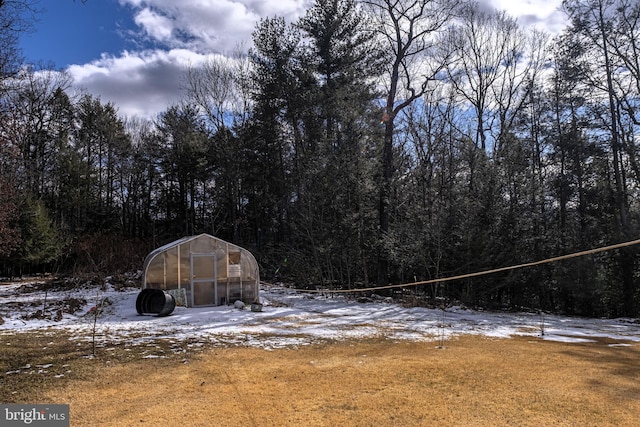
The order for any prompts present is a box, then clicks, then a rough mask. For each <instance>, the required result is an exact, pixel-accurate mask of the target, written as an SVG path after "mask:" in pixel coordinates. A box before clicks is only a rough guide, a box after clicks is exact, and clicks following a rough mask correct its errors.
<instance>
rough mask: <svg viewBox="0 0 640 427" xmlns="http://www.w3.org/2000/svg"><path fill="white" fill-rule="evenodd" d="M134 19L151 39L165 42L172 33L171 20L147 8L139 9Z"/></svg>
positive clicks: (169, 38)
mask: <svg viewBox="0 0 640 427" xmlns="http://www.w3.org/2000/svg"><path fill="white" fill-rule="evenodd" d="M134 21H135V23H136V24H138V25H139V26H140V27H142V28H143V30H144V31H145V33H146V34H148V35H149V36H150V37H151V38H152V39H155V40H158V41H162V42H167V41H169V40H171V35H172V34H173V23H172V21H171V20H170V19H169V18H167V17H165V16H162V15H160V14H158V13H156V12H154V11H153V10H151V9H149V8H144V9H141V10H140V11H139V12H138V13H136V15H135V17H134Z"/></svg>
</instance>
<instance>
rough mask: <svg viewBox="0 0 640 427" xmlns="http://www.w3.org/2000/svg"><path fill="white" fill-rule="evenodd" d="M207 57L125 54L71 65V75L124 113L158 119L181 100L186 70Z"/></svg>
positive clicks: (182, 53)
mask: <svg viewBox="0 0 640 427" xmlns="http://www.w3.org/2000/svg"><path fill="white" fill-rule="evenodd" d="M205 58H206V56H205V55H201V54H197V53H194V52H191V51H188V50H184V49H173V50H170V51H163V50H154V51H144V52H123V53H122V54H121V55H120V56H118V57H113V56H107V55H103V57H102V58H101V59H99V60H97V61H93V62H92V63H90V64H85V65H72V66H70V67H69V68H68V72H69V73H70V74H71V76H72V77H73V78H74V81H75V86H77V87H79V88H82V89H85V90H86V91H87V92H89V93H91V94H92V95H95V96H99V97H100V99H101V100H102V101H103V102H107V101H111V102H113V103H114V104H115V106H116V107H118V110H119V112H120V113H121V114H123V115H129V116H140V117H155V116H156V115H157V114H158V113H160V112H162V111H164V110H165V109H166V108H167V107H168V106H169V105H171V104H174V103H176V102H178V100H179V99H180V98H181V96H182V94H183V92H182V87H183V84H182V82H183V76H184V70H185V68H186V67H187V66H188V65H189V64H193V65H197V64H198V63H200V62H202V61H204V59H205Z"/></svg>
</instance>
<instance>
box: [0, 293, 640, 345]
mask: <svg viewBox="0 0 640 427" xmlns="http://www.w3.org/2000/svg"><path fill="white" fill-rule="evenodd" d="M138 293H139V290H138V289H136V288H122V289H120V290H115V289H114V288H113V287H112V286H111V285H109V284H107V286H106V290H104V291H103V290H99V289H98V288H97V287H93V288H91V287H86V288H81V289H67V290H59V291H49V292H47V293H46V294H45V291H44V290H43V289H42V288H41V287H36V286H33V285H31V284H29V283H16V284H9V285H0V318H1V319H2V320H0V323H2V324H0V334H6V333H13V332H15V331H39V332H54V331H58V330H63V331H66V332H68V333H70V334H71V336H72V337H73V338H74V339H78V340H82V341H85V340H89V339H91V334H92V328H93V325H94V320H95V322H96V323H95V325H96V332H97V336H98V338H97V339H98V340H99V341H101V344H102V345H103V346H108V345H109V344H114V345H115V344H117V343H127V344H132V345H135V344H149V343H153V342H154V341H155V340H158V339H166V340H171V341H175V342H185V341H187V342H189V343H191V344H190V345H205V344H219V345H237V344H240V345H248V346H256V347H262V348H279V347H295V346H300V345H307V344H311V343H314V342H319V341H330V340H346V339H350V338H371V337H385V338H387V339H390V340H415V341H433V342H438V341H440V340H444V339H450V338H451V337H454V336H459V335H463V334H475V335H483V336H488V337H510V336H515V335H523V336H531V337H540V338H542V339H545V340H555V341H565V342H589V341H594V340H595V339H597V338H609V339H611V340H612V343H611V344H610V345H612V346H615V345H639V344H638V343H640V320H638V319H583V318H576V317H564V316H550V315H545V316H544V317H543V316H541V315H540V314H534V313H516V314H514V313H496V312H478V311H471V310H467V309H463V308H461V307H449V308H447V309H446V310H445V311H443V310H439V309H428V308H421V307H412V308H407V307H403V306H402V305H399V304H397V303H394V302H392V301H390V300H386V299H382V298H381V299H379V300H375V301H373V302H366V303H360V302H357V301H354V300H352V299H348V298H345V297H342V296H336V297H333V298H328V297H325V296H321V295H317V294H303V293H299V292H296V291H294V290H291V289H288V288H284V287H279V286H263V287H262V288H261V291H260V298H261V302H262V303H263V304H264V308H263V311H262V312H252V311H251V310H249V308H248V307H247V308H244V309H237V308H234V306H221V307H206V308H186V307H176V309H175V310H174V312H173V314H171V315H170V316H167V317H155V316H139V315H138V314H137V312H136V307H135V303H136V298H137V296H138ZM45 297H46V300H47V307H49V308H48V310H46V311H45V312H44V315H42V313H41V312H38V310H42V308H43V306H44V301H45ZM104 298H107V300H108V301H107V304H106V305H105V308H104V311H103V312H102V313H101V314H100V315H99V316H97V317H96V316H94V315H93V312H92V311H91V309H92V308H93V307H95V305H96V304H97V303H98V302H99V301H101V300H103V299H104ZM542 330H544V335H542V333H541V332H542Z"/></svg>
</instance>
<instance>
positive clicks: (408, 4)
mask: <svg viewBox="0 0 640 427" xmlns="http://www.w3.org/2000/svg"><path fill="white" fill-rule="evenodd" d="M365 4H366V5H367V6H368V9H369V11H370V13H371V15H372V21H371V24H372V25H373V26H374V27H373V28H374V29H375V31H377V32H378V35H379V38H380V43H381V44H383V45H384V46H386V49H387V51H388V66H387V70H386V74H385V77H384V78H385V82H384V83H385V91H386V96H385V102H384V113H383V117H382V123H383V124H384V143H383V154H382V183H381V185H380V201H379V220H380V232H381V235H382V236H381V237H382V239H383V240H384V239H386V237H387V234H388V232H389V226H390V210H389V207H390V197H391V190H392V189H391V183H392V178H393V174H394V159H393V147H394V131H395V126H396V122H395V120H396V117H397V116H398V114H399V113H400V112H401V111H402V110H403V109H404V108H406V107H407V106H409V105H410V104H411V103H413V102H414V101H416V100H417V99H420V98H421V97H422V96H423V95H424V94H425V93H426V92H427V91H428V90H429V85H430V83H431V82H433V81H434V80H436V79H437V77H438V76H439V74H440V72H441V71H442V70H443V69H444V68H445V67H446V58H438V59H437V60H436V59H435V55H436V52H437V51H438V48H437V42H438V36H439V35H440V34H441V33H442V32H443V31H444V30H445V28H446V25H447V23H449V22H450V20H451V18H452V17H453V14H454V10H455V7H456V6H455V4H456V3H455V2H452V1H449V0H367V1H365ZM386 258H387V257H386V256H385V255H384V254H381V257H380V259H379V273H378V276H379V281H381V282H383V281H387V280H388V265H387V259H386Z"/></svg>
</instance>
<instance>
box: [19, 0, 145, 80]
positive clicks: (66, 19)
mask: <svg viewBox="0 0 640 427" xmlns="http://www.w3.org/2000/svg"><path fill="white" fill-rule="evenodd" d="M38 8H39V9H41V10H42V12H41V13H39V14H38V22H36V24H35V32H33V33H31V34H27V35H25V36H24V37H23V38H22V40H21V42H22V43H21V44H22V49H23V51H24V53H25V55H26V59H27V62H31V63H37V62H39V61H43V62H48V61H53V62H54V65H55V67H56V68H66V67H67V66H68V65H71V64H86V63H89V62H91V61H93V60H95V59H99V58H100V56H101V54H102V53H103V52H111V53H116V54H117V53H118V52H121V51H123V50H131V49H137V48H139V46H138V45H137V43H136V42H135V40H133V39H131V38H128V37H127V35H128V34H127V33H128V32H130V31H134V30H135V29H136V24H135V22H134V21H133V14H132V11H131V9H130V8H129V7H127V6H123V5H121V4H120V3H119V2H118V1H117V0H89V1H87V2H86V3H82V2H81V1H80V0H75V1H73V0H41V2H40V5H39V6H38Z"/></svg>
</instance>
